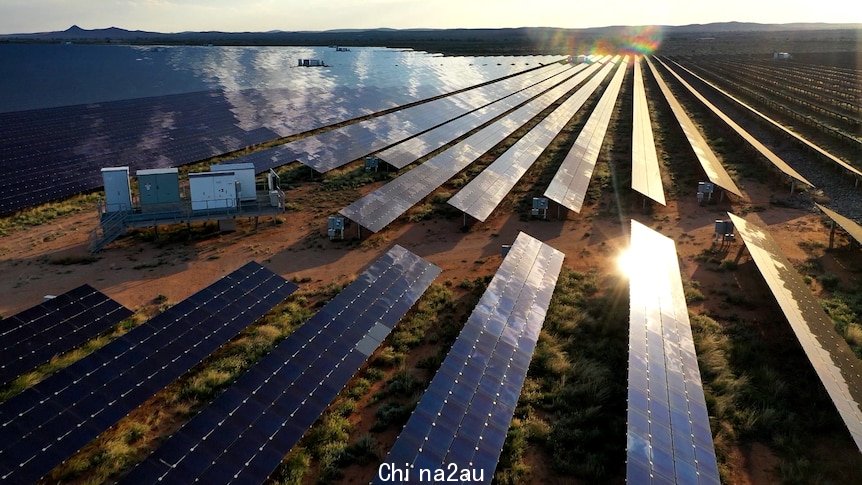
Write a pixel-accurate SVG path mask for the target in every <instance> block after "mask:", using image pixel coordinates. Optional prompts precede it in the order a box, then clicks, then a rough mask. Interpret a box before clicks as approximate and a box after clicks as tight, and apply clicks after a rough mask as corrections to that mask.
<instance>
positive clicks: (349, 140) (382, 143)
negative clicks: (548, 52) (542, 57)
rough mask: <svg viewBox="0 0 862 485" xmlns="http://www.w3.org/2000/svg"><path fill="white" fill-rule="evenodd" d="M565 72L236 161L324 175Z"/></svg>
mask: <svg viewBox="0 0 862 485" xmlns="http://www.w3.org/2000/svg"><path fill="white" fill-rule="evenodd" d="M567 68H568V67H567V66H563V65H561V64H552V65H550V66H545V67H540V68H538V69H537V70H534V71H528V72H526V73H522V74H519V75H517V76H514V77H510V78H507V79H504V80H501V81H497V82H494V83H492V84H487V85H484V86H479V87H475V88H472V89H470V90H468V91H463V92H460V93H457V94H452V95H450V96H446V97H442V98H438V99H435V100H432V101H429V102H427V103H423V104H419V105H416V106H411V107H408V108H404V109H401V110H398V111H394V112H392V113H388V114H385V115H382V116H379V117H376V118H372V119H369V120H365V121H361V122H358V123H354V124H351V125H347V126H344V127H341V128H336V129H334V130H330V131H326V132H324V133H320V134H317V135H312V136H309V137H307V138H302V139H299V140H296V141H294V142H290V143H287V144H284V145H279V146H276V147H273V148H270V149H267V150H263V151H260V152H256V153H253V154H250V155H247V156H244V157H242V158H241V159H240V161H242V162H246V163H254V164H255V168H256V170H257V171H258V172H261V171H264V170H268V169H270V168H275V167H277V166H280V165H285V164H287V163H290V162H293V161H295V160H298V161H299V162H300V163H302V164H304V165H307V166H309V167H311V168H313V169H314V170H316V171H318V172H328V171H330V170H333V169H336V168H338V167H341V166H343V165H346V164H347V163H350V162H352V161H353V160H356V159H359V158H361V157H363V156H365V155H368V154H370V153H372V152H375V151H378V150H381V149H383V148H386V147H388V146H390V145H393V144H395V143H398V142H400V141H402V140H404V139H406V138H409V137H411V136H415V135H417V134H419V133H422V132H424V131H427V130H429V129H432V128H434V127H435V126H438V125H441V124H443V123H446V122H448V121H450V120H452V119H454V118H458V117H460V116H463V115H465V114H467V113H469V112H472V111H474V110H476V109H479V108H481V107H483V106H485V105H487V104H489V103H492V102H494V101H498V100H499V99H501V98H504V97H506V96H510V95H511V94H513V93H514V92H516V91H518V90H521V89H524V88H525V87H528V86H530V85H531V84H535V83H536V82H538V81H541V80H542V79H544V78H547V77H549V76H552V75H554V74H557V73H559V72H561V71H563V70H565V69H567ZM399 168H400V167H399Z"/></svg>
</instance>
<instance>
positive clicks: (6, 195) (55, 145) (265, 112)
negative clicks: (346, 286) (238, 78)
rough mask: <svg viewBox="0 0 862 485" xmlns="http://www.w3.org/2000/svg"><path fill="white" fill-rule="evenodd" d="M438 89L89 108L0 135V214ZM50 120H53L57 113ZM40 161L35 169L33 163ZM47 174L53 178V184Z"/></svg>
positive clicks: (238, 96) (214, 95)
mask: <svg viewBox="0 0 862 485" xmlns="http://www.w3.org/2000/svg"><path fill="white" fill-rule="evenodd" d="M513 69H514V68H513ZM458 82H461V83H464V82H465V81H463V80H462V81H458ZM445 87H447V88H451V87H452V86H449V85H447V86H445ZM466 87H469V86H465V85H461V86H458V88H466ZM442 89H443V88H441V87H440V86H417V87H415V89H413V90H411V91H409V92H408V91H404V92H401V91H398V92H393V91H392V90H384V89H379V88H365V87H350V88H348V87H338V88H334V89H333V90H330V91H329V92H325V93H321V95H320V100H319V101H320V103H318V105H315V104H314V101H315V100H314V99H304V100H301V101H298V102H296V103H291V104H290V105H289V106H288V105H287V104H286V103H285V102H284V101H283V99H282V102H281V103H279V102H278V101H279V99H278V98H279V95H278V94H277V92H276V93H266V92H258V91H253V90H252V91H248V92H231V93H219V92H208V93H199V94H198V95H197V96H199V97H203V98H205V100H203V101H200V100H198V101H197V102H191V101H189V98H188V97H186V98H180V99H184V100H185V101H178V102H177V104H176V105H174V104H172V102H173V100H174V98H165V99H159V98H151V99H149V103H148V104H145V105H144V106H145V107H141V108H139V109H136V110H131V112H130V111H129V110H123V109H120V110H112V109H110V108H108V109H103V108H104V107H105V106H108V107H110V106H112V104H113V103H105V104H103V105H88V106H86V107H84V108H83V109H84V110H85V112H86V114H82V113H81V109H82V108H81V107H77V108H74V109H72V113H73V114H72V115H70V116H68V117H66V116H59V115H58V116H57V118H60V119H63V120H65V121H64V122H63V123H65V124H64V125H62V126H65V127H60V128H57V129H48V130H46V131H43V132H41V135H40V139H39V141H33V140H30V142H28V143H20V142H19V141H15V140H16V139H17V138H20V137H18V136H17V135H15V130H7V131H6V132H4V133H3V134H2V135H0V145H4V146H7V147H8V148H9V149H8V150H4V153H3V157H4V163H3V164H0V165H2V167H3V168H2V169H0V183H2V184H4V185H3V186H2V187H0V188H2V190H0V214H7V213H11V212H14V211H16V210H19V209H21V208H24V207H29V206H32V205H36V204H39V203H42V202H46V201H49V200H54V199H58V198H62V197H66V196H69V195H72V194H75V193H79V192H82V191H86V190H91V189H94V188H97V187H99V186H100V185H101V179H100V178H99V170H98V169H99V168H101V167H103V166H106V165H129V166H131V167H132V169H141V168H153V167H157V166H158V167H163V166H178V165H183V164H187V163H191V162H195V161H198V160H201V159H204V158H208V157H211V156H214V155H219V154H223V153H226V152H230V151H234V150H238V149H241V148H245V147H248V146H251V145H255V144H258V143H261V142H264V141H268V140H272V139H274V138H277V137H278V136H285V135H287V134H293V133H299V132H304V131H308V130H311V129H314V128H318V127H321V126H326V125H329V124H332V123H336V122H341V121H345V120H347V119H351V118H355V117H357V116H362V115H367V114H371V113H373V112H377V111H380V110H383V109H390V108H396V107H397V106H399V105H400V104H403V103H396V102H395V101H396V100H398V99H401V98H404V99H403V101H404V102H415V101H419V100H421V99H425V98H427V97H433V96H437V95H440V94H444V93H445V91H443V90H442ZM396 91H397V90H396ZM287 96H289V93H287V92H286V91H285V90H281V94H280V97H281V98H284V97H287ZM273 97H275V98H276V99H271V98H273ZM191 99H194V98H193V97H192V98H191ZM118 103H122V102H118ZM307 103H312V104H311V106H313V108H312V109H309V104H307ZM327 103H328V104H327ZM127 104H129V103H124V105H127ZM336 104H337V105H336ZM327 106H329V108H328V109H327ZM279 107H280V108H282V109H288V110H292V111H293V115H292V116H286V114H285V113H283V112H280V111H278V112H277V111H276V109H277V108H279ZM28 113H29V114H27V115H21V114H19V115H18V116H32V117H34V118H36V121H35V122H34V123H33V125H35V126H39V124H40V123H39V120H42V119H44V116H43V115H42V114H41V112H40V111H36V112H28ZM51 113H52V114H55V115H57V111H56V110H52V112H51ZM124 123H128V124H126V125H124ZM26 125H27V123H23V124H19V125H10V126H26ZM3 140H11V141H3ZM36 145H38V147H37V148H34V147H35V146H36ZM129 147H134V148H133V149H130V148H129ZM37 158H38V162H39V163H35V162H36V159H37ZM46 173H50V174H51V177H49V180H50V182H47V181H46V177H45V175H46Z"/></svg>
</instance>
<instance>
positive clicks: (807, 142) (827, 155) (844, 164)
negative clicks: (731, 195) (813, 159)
mask: <svg viewBox="0 0 862 485" xmlns="http://www.w3.org/2000/svg"><path fill="white" fill-rule="evenodd" d="M676 65H677V66H678V67H679V68H680V69H682V70H684V71H685V72H687V73H688V74H690V75H692V76H694V77H695V78H697V79H699V80H700V81H702V82H704V83H705V84H707V85H709V86H710V87H712V88H713V89H715V90H716V91H718V92H720V93H721V94H722V95H724V96H725V97H727V98H728V99H730V100H731V101H733V102H734V103H736V104H737V105H739V106H742V107H743V108H745V109H746V110H748V111H749V112H751V113H752V114H754V115H756V116H757V117H759V118H761V119H763V120H765V121H766V122H767V123H769V124H771V125H773V126H775V127H776V128H778V129H779V130H781V131H782V132H784V133H785V134H787V135H789V136H790V137H792V138H794V139H796V140H797V141H799V142H800V143H802V144H803V145H805V146H807V147H809V148H811V149H812V150H814V151H815V152H817V153H819V154H820V155H821V156H823V157H824V158H826V159H828V160H830V161H832V162H833V163H836V164H838V165H840V166H841V167H842V168H844V169H845V170H847V171H848V172H850V173H851V174H853V175H855V176H862V171H859V170H858V169H857V168H856V167H854V166H852V165H850V164H849V163H847V162H845V161H844V160H842V159H840V158H838V157H837V156H835V155H834V154H832V153H830V152H828V151H827V150H825V149H824V148H823V147H821V146H819V145H816V144H815V143H813V142H811V141H810V140H808V139H807V138H805V137H803V136H802V135H800V134H798V133H796V132H795V131H793V130H791V129H789V128H788V127H786V126H784V125H783V124H781V123H779V122H778V121H776V120H774V119H772V118H770V117H769V116H767V115H765V114H764V113H762V112H760V111H759V110H757V109H755V108H754V107H752V106H751V105H749V104H747V103H745V102H743V101H741V100H740V99H739V98H737V97H735V96H733V95H732V94H730V93H728V92H727V91H725V90H723V89H721V88H720V87H718V86H716V85H715V84H714V83H711V82H709V81H708V80H706V79H704V78H703V77H701V76H698V75H697V74H695V73H694V72H692V71H691V70H690V69H687V68H686V67H684V66H682V65H680V64H679V63H676Z"/></svg>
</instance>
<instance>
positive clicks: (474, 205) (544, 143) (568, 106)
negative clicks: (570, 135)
mask: <svg viewBox="0 0 862 485" xmlns="http://www.w3.org/2000/svg"><path fill="white" fill-rule="evenodd" d="M612 68H613V64H610V63H609V64H608V65H606V66H605V67H604V68H603V69H602V70H601V71H600V72H599V73H598V74H596V75H595V76H594V77H593V78H592V79H590V80H589V81H588V82H587V83H585V84H584V85H583V86H581V87H580V88H579V89H578V90H577V91H576V92H575V93H574V94H573V95H571V96H570V97H569V98H568V99H566V100H565V101H563V102H562V103H560V105H559V106H557V108H556V109H554V111H552V112H551V113H550V114H549V115H548V116H547V117H545V118H544V119H543V120H542V121H540V122H539V123H538V124H537V125H536V126H534V127H533V128H532V129H531V130H530V131H529V132H528V133H527V134H526V135H524V136H523V137H521V139H520V140H518V141H517V142H515V144H514V145H512V146H511V147H509V149H507V150H506V152H505V153H503V154H502V155H500V156H499V157H498V158H497V159H496V160H494V162H493V163H491V165H489V166H488V167H486V168H485V170H483V171H482V173H480V174H479V175H478V176H476V178H474V179H473V180H471V181H470V183H468V184H467V185H465V186H464V187H463V188H462V189H461V190H459V191H458V193H457V194H455V195H454V196H453V197H452V198H451V199H449V204H450V205H451V206H453V207H455V208H457V209H460V210H461V211H463V212H464V213H465V214H469V215H470V216H472V217H474V218H475V219H477V220H480V221H484V220H485V219H487V218H488V216H490V215H491V213H492V212H493V211H494V209H496V208H497V206H498V205H499V204H500V202H502V201H503V199H504V198H505V197H506V194H508V193H509V191H510V190H512V188H513V187H514V186H515V184H517V183H518V181H519V180H521V177H523V176H524V174H525V173H527V170H528V169H529V168H530V167H532V166H533V163H535V162H536V160H538V158H539V156H540V155H541V154H542V152H544V151H545V148H547V147H548V145H549V144H550V143H551V142H552V141H553V140H554V138H555V137H556V136H557V135H559V134H560V132H561V131H562V130H563V128H565V126H566V124H567V123H568V122H569V121H570V120H571V119H572V117H573V116H574V115H575V113H577V112H578V110H579V109H581V107H582V106H583V105H584V103H586V102H587V99H588V98H589V97H590V96H592V94H593V93H594V92H595V91H596V89H598V88H599V85H600V84H601V83H602V82H603V81H604V80H605V77H607V75H608V73H609V72H611V70H612Z"/></svg>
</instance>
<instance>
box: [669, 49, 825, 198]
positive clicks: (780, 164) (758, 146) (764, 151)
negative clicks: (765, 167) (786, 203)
mask: <svg viewBox="0 0 862 485" xmlns="http://www.w3.org/2000/svg"><path fill="white" fill-rule="evenodd" d="M656 60H657V61H658V62H659V64H661V65H662V66H664V68H665V69H667V71H668V72H669V73H671V74H672V75H673V77H675V78H676V79H677V81H679V83H680V84H682V85H683V86H685V88H686V89H688V90H689V92H691V94H692V95H694V97H695V98H697V99H698V100H699V101H700V102H701V103H703V105H704V106H706V107H707V108H709V110H710V111H712V112H713V114H715V115H716V116H718V117H719V118H720V119H721V120H722V121H724V122H725V124H727V126H729V127H730V128H731V129H732V130H733V131H735V132H736V133H737V134H738V135H739V136H741V137H742V139H743V140H745V141H746V142H747V143H748V144H749V145H751V146H752V147H754V149H755V150H757V151H758V152H759V153H760V154H761V155H763V156H764V157H765V158H766V159H767V160H769V161H770V163H772V164H773V165H774V166H775V168H777V169H778V170H780V171H782V172H784V173H785V174H787V175H788V176H790V177H791V178H793V179H795V180H798V181H800V182H802V183H804V184H805V185H809V186H812V187H813V186H814V185H813V184H812V183H811V182H809V181H808V180H807V179H806V178H805V177H803V176H802V175H800V174H799V173H798V172H797V171H796V170H794V169H793V168H792V167H791V166H790V165H788V164H787V162H785V161H784V160H783V159H782V158H781V157H779V156H778V155H776V154H775V153H774V152H773V151H772V150H770V149H769V148H766V146H765V145H764V144H763V143H761V142H760V141H759V140H758V139H757V138H755V137H754V136H752V135H751V133H749V132H748V131H746V130H745V129H744V128H743V127H741V126H739V124H737V123H736V122H735V121H733V120H732V119H731V118H730V117H729V116H727V115H726V114H724V112H723V111H721V110H720V109H718V107H716V106H715V105H714V104H712V103H710V102H709V100H707V99H706V98H705V97H704V96H703V95H702V94H700V93H699V92H698V91H697V90H696V89H695V88H694V87H692V85H691V84H689V83H687V82H686V81H685V80H684V79H683V78H682V77H680V76H679V74H677V73H676V71H674V70H673V69H671V68H670V67H669V66H668V65H667V64H665V63H664V62H663V61H662V60H661V59H659V58H656Z"/></svg>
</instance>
